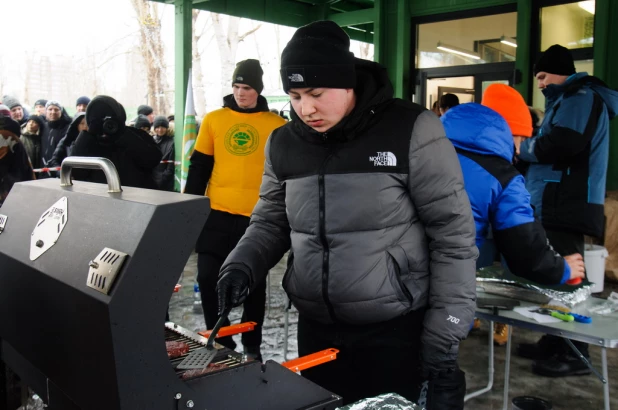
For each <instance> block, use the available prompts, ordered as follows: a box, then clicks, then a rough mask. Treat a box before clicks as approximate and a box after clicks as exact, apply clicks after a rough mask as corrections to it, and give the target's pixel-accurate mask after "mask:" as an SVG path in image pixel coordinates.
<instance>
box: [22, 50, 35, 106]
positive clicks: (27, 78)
mask: <svg viewBox="0 0 618 410" xmlns="http://www.w3.org/2000/svg"><path fill="white" fill-rule="evenodd" d="M33 67H34V54H33V53H32V54H31V53H29V52H26V66H25V67H24V95H23V100H22V101H23V102H26V101H27V102H30V82H31V81H32V70H33Z"/></svg>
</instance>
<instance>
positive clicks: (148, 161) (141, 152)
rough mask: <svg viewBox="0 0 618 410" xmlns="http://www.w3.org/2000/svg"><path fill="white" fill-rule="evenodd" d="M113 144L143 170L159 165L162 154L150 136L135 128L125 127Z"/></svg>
mask: <svg viewBox="0 0 618 410" xmlns="http://www.w3.org/2000/svg"><path fill="white" fill-rule="evenodd" d="M115 145H116V147H117V149H120V150H122V151H124V152H125V153H126V155H127V157H129V158H131V159H132V160H133V162H134V163H135V164H136V165H137V166H138V167H140V168H143V169H145V170H152V169H154V167H156V166H157V165H159V163H160V162H161V157H162V156H163V154H162V153H161V150H159V147H157V144H156V143H155V141H154V139H153V138H152V136H150V134H148V133H147V132H145V131H141V130H138V129H136V128H131V127H127V128H126V129H125V132H124V133H123V134H122V135H121V136H120V138H118V140H117V141H116V142H115Z"/></svg>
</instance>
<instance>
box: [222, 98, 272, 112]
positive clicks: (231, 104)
mask: <svg viewBox="0 0 618 410" xmlns="http://www.w3.org/2000/svg"><path fill="white" fill-rule="evenodd" d="M223 107H224V108H229V109H230V110H233V111H236V112H242V113H245V114H253V113H256V112H265V111H269V109H268V101H266V98H264V97H263V96H261V95H258V98H257V105H256V106H255V108H248V109H246V110H245V109H243V108H240V107H239V106H238V104H236V99H235V98H234V94H229V95H226V96H225V97H223Z"/></svg>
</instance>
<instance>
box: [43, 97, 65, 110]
mask: <svg viewBox="0 0 618 410" xmlns="http://www.w3.org/2000/svg"><path fill="white" fill-rule="evenodd" d="M50 105H55V106H56V107H58V108H60V111H62V104H60V102H58V100H49V101H47V104H45V108H49V106H50Z"/></svg>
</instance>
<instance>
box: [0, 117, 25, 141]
mask: <svg viewBox="0 0 618 410" xmlns="http://www.w3.org/2000/svg"><path fill="white" fill-rule="evenodd" d="M0 130H6V131H9V132H12V133H13V134H15V136H16V137H19V136H20V135H21V127H20V126H19V123H18V122H17V121H15V120H14V119H12V118H9V117H0Z"/></svg>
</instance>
